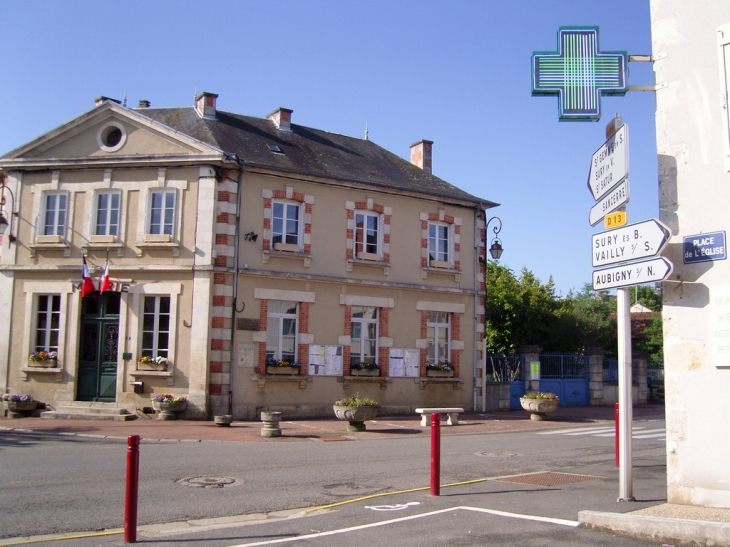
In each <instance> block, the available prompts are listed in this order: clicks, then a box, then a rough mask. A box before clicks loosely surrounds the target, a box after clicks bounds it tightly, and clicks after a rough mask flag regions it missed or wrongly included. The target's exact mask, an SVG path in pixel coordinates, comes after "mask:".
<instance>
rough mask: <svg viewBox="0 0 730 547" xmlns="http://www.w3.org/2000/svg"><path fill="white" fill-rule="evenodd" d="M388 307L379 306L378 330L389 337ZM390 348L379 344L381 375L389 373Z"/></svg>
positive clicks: (380, 333) (381, 334)
mask: <svg viewBox="0 0 730 547" xmlns="http://www.w3.org/2000/svg"><path fill="white" fill-rule="evenodd" d="M389 311H390V310H389V309H388V308H378V331H379V335H380V336H382V337H383V338H387V337H388V312H389ZM389 353H390V352H389V349H388V348H382V347H380V346H378V364H379V365H380V375H381V376H387V375H388V366H389V364H390V363H389V359H388V355H389Z"/></svg>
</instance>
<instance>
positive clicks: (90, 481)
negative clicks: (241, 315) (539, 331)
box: [0, 421, 666, 547]
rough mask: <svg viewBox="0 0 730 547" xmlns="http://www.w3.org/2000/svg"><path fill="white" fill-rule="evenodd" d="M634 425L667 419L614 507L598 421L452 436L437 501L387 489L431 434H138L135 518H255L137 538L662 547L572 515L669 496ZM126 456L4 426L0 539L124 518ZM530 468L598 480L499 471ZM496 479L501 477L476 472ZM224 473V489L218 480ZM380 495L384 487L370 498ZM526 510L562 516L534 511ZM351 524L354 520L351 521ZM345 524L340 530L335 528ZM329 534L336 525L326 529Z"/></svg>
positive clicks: (415, 464) (412, 472) (402, 485)
mask: <svg viewBox="0 0 730 547" xmlns="http://www.w3.org/2000/svg"><path fill="white" fill-rule="evenodd" d="M636 427H643V428H644V430H645V431H650V430H658V431H659V432H661V431H662V430H663V428H664V422H663V421H652V422H636V424H635V431H634V436H635V439H634V442H633V445H634V495H635V496H636V498H637V500H638V501H637V502H636V503H631V504H618V503H616V498H617V496H618V471H617V470H616V469H615V468H614V466H613V462H614V448H613V438H612V437H610V436H603V437H602V436H597V435H599V434H600V432H599V428H597V427H595V426H594V427H591V426H582V427H578V428H568V429H566V430H556V431H555V432H552V433H549V434H545V433H544V432H543V433H540V432H535V431H527V432H517V433H499V434H488V435H483V434H479V435H451V436H448V437H446V436H445V437H443V438H442V443H441V449H442V454H441V484H442V485H447V484H452V483H467V484H458V485H456V486H444V487H442V489H441V494H442V495H441V496H439V497H432V496H430V495H429V491H428V490H427V489H426V490H417V491H414V492H407V493H400V494H390V495H382V494H386V493H391V492H398V491H404V490H411V489H418V488H424V487H426V488H427V487H428V485H429V472H430V468H429V465H430V443H429V440H428V439H424V438H408V437H399V438H394V439H371V440H355V441H348V440H342V441H330V442H321V441H318V442H304V443H245V442H213V441H204V442H171V441H143V443H142V447H141V449H140V486H139V525H140V526H144V525H151V524H155V523H175V522H183V521H191V520H195V519H210V518H215V517H226V516H237V515H252V516H250V517H249V519H250V520H251V521H252V522H255V523H256V524H248V525H247V526H241V519H240V518H234V519H232V521H233V522H226V521H213V522H211V521H206V520H201V521H200V522H197V523H193V525H191V524H190V523H189V522H188V523H187V524H184V525H167V526H162V527H157V528H144V527H143V528H142V529H141V530H140V537H141V538H145V540H150V541H155V544H156V545H196V546H201V545H204V546H208V545H210V546H219V545H220V546H223V545H226V546H231V545H239V544H241V545H243V544H246V545H258V544H279V543H280V542H282V541H285V542H286V543H290V542H292V540H294V539H295V538H297V541H301V542H304V543H305V544H312V545H323V546H328V545H333V546H334V545H338V546H348V545H361V544H362V543H363V542H365V541H366V542H367V543H368V544H369V545H372V546H377V545H386V544H387V545H394V544H396V545H403V546H406V547H408V546H410V545H413V546H415V545H418V546H419V547H427V546H429V545H434V546H435V545H443V543H444V542H447V543H449V544H450V545H510V544H514V545H587V544H590V545H637V546H638V545H656V543H641V542H632V541H633V540H627V539H626V538H613V537H612V536H610V535H608V534H600V533H596V532H591V531H587V530H582V529H576V527H575V526H574V525H573V524H570V523H571V522H573V523H574V522H575V521H577V513H578V511H580V510H582V509H593V510H598V511H614V512H625V511H629V510H634V509H640V508H642V507H645V506H648V505H655V504H658V503H662V502H663V501H664V500H665V498H666V469H665V466H664V463H665V446H664V445H665V443H664V441H663V440H661V437H660V436H657V435H659V434H657V433H654V434H652V435H654V436H651V435H649V436H648V437H647V438H640V439H639V438H636V437H637V435H638V434H639V433H640V430H639V431H637V430H636ZM572 433H583V434H572ZM125 465H126V443H125V441H124V439H95V438H89V437H74V436H52V435H40V434H32V433H21V432H12V431H3V432H0V491H1V492H2V495H0V537H4V538H10V537H20V536H36V535H39V534H54V533H60V532H80V531H91V530H104V529H110V528H121V527H122V525H123V501H124V479H125ZM535 472H558V473H561V474H571V475H572V476H575V475H583V476H588V477H592V478H589V479H585V480H582V481H580V482H569V483H565V484H557V485H551V486H540V485H534V484H524V483H515V482H511V481H509V480H504V476H507V475H517V474H524V473H535ZM561 476H562V475H561ZM566 476H567V475H566ZM499 477H502V479H503V480H486V481H479V479H484V478H491V479H494V478H499ZM185 479H192V480H187V481H186V480H185ZM469 481H479V482H469ZM189 483H193V484H196V483H197V484H201V483H202V484H208V485H209V486H208V487H195V486H190V485H188V484H189ZM219 483H225V485H224V486H220V487H215V485H216V484H219ZM378 494H381V495H382V496H380V497H368V496H374V495H378ZM360 497H364V498H367V499H363V500H360V501H355V502H352V503H344V504H343V505H336V506H334V507H329V508H327V509H325V510H322V511H309V512H302V511H294V512H293V514H294V515H296V517H297V518H283V517H280V516H277V515H276V514H274V515H271V513H272V512H276V511H285V510H302V509H311V508H316V507H321V506H331V505H332V504H337V503H339V502H348V501H349V500H352V499H353V498H360ZM485 511H503V512H508V513H510V515H506V516H505V515H503V514H495V513H493V512H491V513H490V512H485ZM253 515H259V516H258V517H257V516H253ZM514 515H522V516H514ZM524 515H533V516H534V515H538V516H544V517H547V518H551V519H559V520H561V521H565V522H562V523H555V522H552V521H535V520H530V519H526V518H525V517H524ZM284 516H289V515H288V514H285V515H284ZM394 519H395V520H394ZM196 527H197V528H196ZM352 527H356V529H355V530H349V529H350V528H352ZM358 527H359V528H358ZM338 530H345V531H344V532H340V533H335V532H336V531H338ZM324 531H326V532H327V534H328V535H324V536H323V535H321V534H322V532H324ZM308 534H315V535H314V536H312V537H311V539H308V540H305V539H304V538H303V537H302V536H306V535H308ZM394 538H397V540H394ZM588 538H590V539H588ZM109 542H111V543H115V542H116V543H115V544H119V543H121V538H120V536H119V535H116V536H99V537H95V538H77V539H74V540H73V543H72V544H73V545H78V546H79V547H86V546H87V545H89V546H90V545H104V544H106V543H109ZM261 542H265V543H261ZM271 542H275V543H271ZM68 544H69V543H68V542H66V543H59V545H68Z"/></svg>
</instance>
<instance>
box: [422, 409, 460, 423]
mask: <svg viewBox="0 0 730 547" xmlns="http://www.w3.org/2000/svg"><path fill="white" fill-rule="evenodd" d="M434 412H438V413H439V414H447V415H448V417H449V418H448V420H446V423H447V424H448V425H459V414H460V413H461V412H464V409H463V408H417V409H416V414H420V415H421V427H426V426H429V425H431V414H433V413H434Z"/></svg>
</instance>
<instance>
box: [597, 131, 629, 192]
mask: <svg viewBox="0 0 730 547" xmlns="http://www.w3.org/2000/svg"><path fill="white" fill-rule="evenodd" d="M628 174H629V128H628V126H627V125H622V126H621V127H620V128H619V129H618V131H616V133H615V134H614V135H612V136H611V137H610V138H609V139H608V140H607V141H606V142H605V143H603V146H601V147H600V148H599V149H598V150H596V151H595V152H594V153H593V157H592V158H591V169H590V171H589V173H588V189H589V190H590V191H591V194H593V199H595V200H596V201H597V200H599V199H601V198H602V197H603V196H605V195H606V194H607V193H608V192H610V191H611V190H613V188H614V186H616V185H617V184H618V183H619V182H621V181H623V180H624V179H625V178H626V177H627V176H628ZM627 193H628V192H627Z"/></svg>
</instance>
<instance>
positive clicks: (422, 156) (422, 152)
mask: <svg viewBox="0 0 730 547" xmlns="http://www.w3.org/2000/svg"><path fill="white" fill-rule="evenodd" d="M432 147H433V141H427V140H425V139H421V140H420V141H418V142H414V143H413V144H412V145H411V163H412V164H413V165H415V166H416V167H420V168H421V169H423V170H424V171H427V172H429V173H431V149H432Z"/></svg>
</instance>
